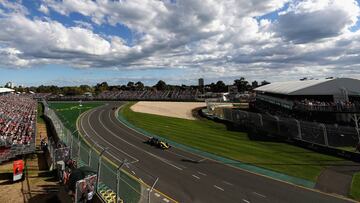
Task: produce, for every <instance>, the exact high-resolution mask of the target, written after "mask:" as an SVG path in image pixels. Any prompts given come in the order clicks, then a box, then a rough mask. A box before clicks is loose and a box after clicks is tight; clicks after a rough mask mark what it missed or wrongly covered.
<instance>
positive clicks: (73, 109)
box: [49, 102, 141, 203]
mask: <svg viewBox="0 0 360 203" xmlns="http://www.w3.org/2000/svg"><path fill="white" fill-rule="evenodd" d="M101 105H103V103H101V102H91V103H82V106H81V107H80V106H79V103H78V102H73V103H69V102H63V103H62V102H54V103H50V104H49V107H50V108H52V109H54V110H55V111H56V113H57V115H58V116H59V118H60V119H61V121H62V122H63V124H64V125H65V127H66V128H68V129H69V130H70V131H75V129H76V121H77V119H78V117H79V115H80V114H81V113H82V112H85V111H87V110H89V109H92V108H96V107H98V106H101ZM75 136H78V135H75ZM81 145H82V147H81V148H80V149H81V150H80V157H81V162H82V163H87V162H88V157H89V152H88V151H89V149H90V146H88V145H87V144H86V143H85V142H82V143H81ZM97 160H98V154H95V155H94V153H93V155H92V162H91V163H92V164H91V167H92V168H94V169H96V168H97ZM102 166H103V167H102V168H101V173H100V174H101V176H100V182H102V183H103V184H105V185H106V186H107V187H109V188H111V189H112V190H113V191H115V188H116V171H117V166H114V165H113V164H111V163H110V162H108V161H107V160H106V159H105V160H104V161H103V164H102ZM103 184H101V185H103ZM99 190H102V187H101V188H100V189H99ZM103 190H106V188H104V189H103ZM140 190H141V189H140V184H139V183H138V182H137V180H134V179H133V178H132V177H130V176H128V175H126V174H125V173H121V182H120V192H121V193H120V196H121V198H122V199H123V200H124V202H130V203H131V202H138V201H139V198H140V194H139V192H140Z"/></svg>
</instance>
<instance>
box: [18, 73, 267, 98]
mask: <svg viewBox="0 0 360 203" xmlns="http://www.w3.org/2000/svg"><path fill="white" fill-rule="evenodd" d="M266 84H269V82H267V81H266V80H264V81H262V82H258V81H256V80H255V81H252V82H249V81H247V80H246V79H245V78H244V77H241V78H239V79H236V80H234V82H233V84H231V85H226V84H225V83H224V82H223V81H221V80H219V81H217V82H216V83H214V82H213V83H210V84H206V85H204V87H200V86H198V85H184V84H183V85H170V84H166V82H165V81H163V80H159V81H158V82H157V83H156V84H155V85H153V86H146V85H144V83H142V82H141V81H138V82H132V81H129V82H128V83H127V84H126V85H109V84H108V83H107V82H101V83H97V84H96V85H94V86H90V85H80V86H65V87H59V86H56V85H40V86H38V87H22V86H19V87H15V88H14V89H15V91H16V92H30V91H31V92H35V93H53V94H63V95H82V94H84V93H87V92H89V93H92V94H99V93H101V92H104V91H119V90H128V91H143V90H159V91H164V90H199V91H201V92H216V93H218V92H228V90H229V87H236V89H237V91H238V92H245V91H251V90H252V89H254V88H256V87H259V86H262V85H266Z"/></svg>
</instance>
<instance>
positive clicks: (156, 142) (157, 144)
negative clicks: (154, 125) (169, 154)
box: [146, 137, 171, 149]
mask: <svg viewBox="0 0 360 203" xmlns="http://www.w3.org/2000/svg"><path fill="white" fill-rule="evenodd" d="M146 143H147V144H149V145H151V146H155V147H157V148H160V149H169V148H170V147H171V146H170V145H169V144H168V143H167V142H164V141H161V140H159V139H157V138H155V137H150V138H149V139H148V140H147V141H146Z"/></svg>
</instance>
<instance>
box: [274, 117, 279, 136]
mask: <svg viewBox="0 0 360 203" xmlns="http://www.w3.org/2000/svg"><path fill="white" fill-rule="evenodd" d="M273 117H274V118H275V119H276V125H277V132H278V133H280V119H279V117H278V116H273Z"/></svg>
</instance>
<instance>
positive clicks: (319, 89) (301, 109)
mask: <svg viewBox="0 0 360 203" xmlns="http://www.w3.org/2000/svg"><path fill="white" fill-rule="evenodd" d="M254 90H255V92H256V102H255V108H257V109H258V110H269V109H272V110H276V111H277V112H287V113H290V114H291V113H296V114H298V115H299V114H303V115H304V116H307V117H308V118H311V119H312V120H316V121H319V120H324V119H325V120H326V119H328V120H335V118H336V120H337V121H349V120H350V114H354V113H356V114H358V113H360V80H358V79H353V78H334V79H323V80H304V81H288V82H275V83H271V84H268V85H264V86H261V87H258V88H256V89H254ZM271 113H274V112H271Z"/></svg>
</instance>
